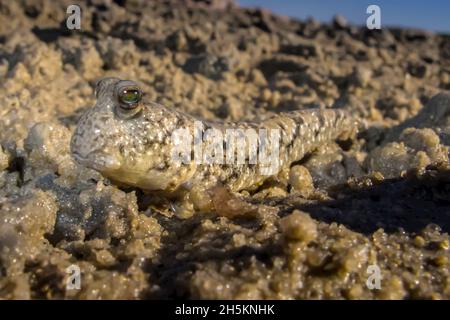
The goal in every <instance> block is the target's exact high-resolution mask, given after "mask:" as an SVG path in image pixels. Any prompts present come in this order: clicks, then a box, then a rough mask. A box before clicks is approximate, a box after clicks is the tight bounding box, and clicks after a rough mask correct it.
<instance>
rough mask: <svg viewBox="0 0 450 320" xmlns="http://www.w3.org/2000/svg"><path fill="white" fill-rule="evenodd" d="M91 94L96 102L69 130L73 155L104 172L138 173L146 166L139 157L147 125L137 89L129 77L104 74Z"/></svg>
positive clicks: (106, 173)
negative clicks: (74, 126)
mask: <svg viewBox="0 0 450 320" xmlns="http://www.w3.org/2000/svg"><path fill="white" fill-rule="evenodd" d="M95 95H96V97H97V103H96V104H95V106H94V107H93V108H91V109H89V110H87V111H86V112H85V114H83V116H82V117H81V119H80V121H79V123H78V125H77V127H76V129H75V132H74V134H73V137H72V141H71V145H70V147H71V152H72V155H73V157H74V158H75V160H76V161H77V162H79V163H80V164H82V165H85V166H87V167H90V168H93V169H96V170H98V171H100V172H101V173H104V174H105V175H106V176H112V177H114V176H117V175H121V174H122V175H125V176H126V175H127V174H133V172H134V174H142V172H143V171H145V170H147V169H148V168H144V167H142V165H141V162H142V161H140V160H141V159H140V158H141V157H142V154H143V153H145V151H146V150H145V148H146V147H147V146H146V144H147V143H148V141H147V139H146V138H147V137H148V131H149V130H151V129H150V128H149V127H150V123H149V121H148V120H149V119H148V118H146V117H145V115H144V109H145V108H146V106H145V105H144V103H143V101H142V96H143V93H142V91H141V89H140V88H139V86H138V85H137V84H136V83H135V82H133V81H129V80H120V79H117V78H104V79H102V80H100V81H99V82H98V84H97V87H96V90H95ZM124 170H131V171H133V172H132V173H129V172H125V171H124Z"/></svg>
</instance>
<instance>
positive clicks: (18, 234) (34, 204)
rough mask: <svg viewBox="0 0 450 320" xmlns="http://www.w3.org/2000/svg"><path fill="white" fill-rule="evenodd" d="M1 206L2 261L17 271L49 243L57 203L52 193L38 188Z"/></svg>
mask: <svg viewBox="0 0 450 320" xmlns="http://www.w3.org/2000/svg"><path fill="white" fill-rule="evenodd" d="M0 208H1V210H0V260H1V261H2V265H3V267H4V268H5V269H6V272H7V273H8V274H14V273H16V272H21V271H22V267H23V263H24V262H25V261H26V260H28V259H32V258H33V257H34V256H35V255H36V254H37V253H39V252H40V251H41V250H42V247H43V246H46V245H48V241H47V240H46V239H45V235H46V234H48V233H51V232H52V231H53V228H54V225H55V219H56V211H57V209H58V206H57V203H56V201H55V197H54V196H53V195H52V194H51V193H48V192H44V191H42V190H37V189H36V190H31V191H29V192H28V193H27V194H26V195H24V196H22V197H18V198H17V199H11V200H9V201H7V202H4V203H2V204H0Z"/></svg>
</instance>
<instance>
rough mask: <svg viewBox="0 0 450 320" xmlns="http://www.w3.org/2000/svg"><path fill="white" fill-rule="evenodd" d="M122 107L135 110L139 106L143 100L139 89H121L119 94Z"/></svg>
mask: <svg viewBox="0 0 450 320" xmlns="http://www.w3.org/2000/svg"><path fill="white" fill-rule="evenodd" d="M117 98H118V99H119V103H120V106H121V107H122V108H124V109H127V110H129V109H134V108H136V107H137V106H138V104H139V102H140V101H141V98H142V92H141V90H139V88H137V87H123V88H119V92H118V93H117Z"/></svg>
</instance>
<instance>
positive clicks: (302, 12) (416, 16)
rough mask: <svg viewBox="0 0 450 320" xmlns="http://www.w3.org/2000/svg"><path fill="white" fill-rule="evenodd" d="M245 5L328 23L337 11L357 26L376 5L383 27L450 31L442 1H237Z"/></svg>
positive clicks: (448, 10) (447, 5)
mask: <svg viewBox="0 0 450 320" xmlns="http://www.w3.org/2000/svg"><path fill="white" fill-rule="evenodd" d="M238 2H239V4H240V5H242V6H244V7H263V8H267V9H269V10H272V11H274V12H276V13H279V14H283V15H287V16H290V17H296V18H301V19H306V18H308V17H314V18H315V19H316V20H319V21H321V22H329V21H330V20H331V19H332V17H333V16H334V15H336V14H339V15H342V16H344V17H345V18H346V19H347V20H348V21H349V22H351V23H353V24H357V25H363V24H365V23H366V19H367V17H368V16H369V15H368V14H367V13H366V9H367V7H368V6H369V5H371V4H376V5H378V6H379V7H380V9H381V23H382V27H383V26H395V27H410V28H420V29H427V30H430V31H436V32H443V33H450V18H449V15H450V1H443V0H427V1H424V0H410V1H405V0H382V1H374V0H372V1H366V0H340V1H336V0H320V1H317V0H263V1H261V0H239V1H238Z"/></svg>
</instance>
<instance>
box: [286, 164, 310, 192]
mask: <svg viewBox="0 0 450 320" xmlns="http://www.w3.org/2000/svg"><path fill="white" fill-rule="evenodd" d="M289 184H290V185H291V187H292V191H294V192H298V193H299V194H300V195H301V196H303V197H305V198H307V197H308V196H309V195H310V194H311V193H312V192H313V191H314V184H313V178H312V177H311V174H310V173H309V171H308V169H307V168H305V167H304V166H301V165H297V166H293V167H292V168H291V169H290V171H289Z"/></svg>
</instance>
